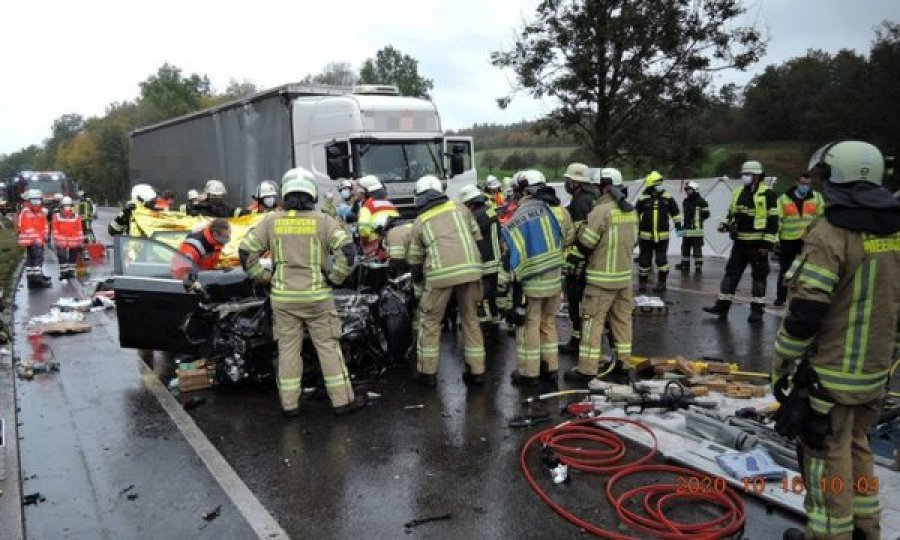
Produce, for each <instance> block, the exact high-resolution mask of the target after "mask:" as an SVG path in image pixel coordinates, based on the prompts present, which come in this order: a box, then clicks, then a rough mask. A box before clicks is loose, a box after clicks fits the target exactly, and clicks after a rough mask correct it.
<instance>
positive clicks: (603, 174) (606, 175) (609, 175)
mask: <svg viewBox="0 0 900 540" xmlns="http://www.w3.org/2000/svg"><path fill="white" fill-rule="evenodd" d="M604 179H608V180H609V181H610V183H611V184H612V185H614V186H616V187H618V186H621V185H622V184H623V182H622V172H621V171H619V169H616V168H615V167H603V168H602V169H594V172H593V174H592V175H591V183H593V184H602V183H603V180H604Z"/></svg>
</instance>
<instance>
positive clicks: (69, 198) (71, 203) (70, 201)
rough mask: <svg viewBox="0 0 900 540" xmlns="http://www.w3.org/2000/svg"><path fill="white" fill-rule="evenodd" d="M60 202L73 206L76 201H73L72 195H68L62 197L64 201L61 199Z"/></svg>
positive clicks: (62, 204)
mask: <svg viewBox="0 0 900 540" xmlns="http://www.w3.org/2000/svg"><path fill="white" fill-rule="evenodd" d="M59 204H60V206H72V205H73V204H75V203H73V202H72V197H68V196H66V197H63V198H62V201H60V203H59Z"/></svg>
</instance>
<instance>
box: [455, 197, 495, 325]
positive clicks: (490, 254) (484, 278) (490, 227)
mask: <svg viewBox="0 0 900 540" xmlns="http://www.w3.org/2000/svg"><path fill="white" fill-rule="evenodd" d="M459 200H460V202H461V203H463V204H464V205H466V208H468V209H469V211H470V212H472V216H473V217H474V218H475V222H476V223H478V230H479V231H480V233H481V240H479V241H478V251H479V252H480V253H481V287H482V291H483V300H482V302H481V310H480V311H481V313H479V319H480V320H481V322H484V323H493V324H499V322H500V319H499V311H498V310H497V273H498V272H499V271H500V223H499V221H497V211H496V210H494V208H493V207H492V206H490V203H489V200H488V198H487V197H485V195H484V193H483V192H482V191H481V190H479V189H478V188H477V187H476V186H473V185H471V184H469V185H465V186H463V187H462V188H460V190H459Z"/></svg>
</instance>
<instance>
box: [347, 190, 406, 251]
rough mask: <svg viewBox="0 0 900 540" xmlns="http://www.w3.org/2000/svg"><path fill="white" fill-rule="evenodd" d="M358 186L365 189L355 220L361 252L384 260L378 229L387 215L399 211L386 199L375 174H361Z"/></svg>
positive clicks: (397, 214) (395, 213) (385, 193)
mask: <svg viewBox="0 0 900 540" xmlns="http://www.w3.org/2000/svg"><path fill="white" fill-rule="evenodd" d="M359 187H360V188H362V189H363V190H364V191H365V197H364V199H363V203H362V205H361V206H360V208H359V218H358V221H357V230H358V231H359V239H360V242H361V243H362V251H363V254H364V255H366V256H370V257H372V256H375V257H378V259H379V260H384V258H385V254H384V250H382V249H381V233H380V232H379V231H380V229H382V228H384V225H385V223H387V219H388V218H389V217H400V212H398V211H397V208H396V207H395V206H394V203H392V202H391V201H389V200H388V198H387V190H386V189H385V188H384V185H383V184H382V183H381V180H379V179H378V177H377V176H374V175H368V176H363V177H362V178H360V179H359Z"/></svg>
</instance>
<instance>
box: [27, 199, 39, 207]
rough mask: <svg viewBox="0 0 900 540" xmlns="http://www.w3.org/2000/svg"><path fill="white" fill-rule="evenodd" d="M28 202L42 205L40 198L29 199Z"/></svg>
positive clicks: (32, 204) (33, 204)
mask: <svg viewBox="0 0 900 540" xmlns="http://www.w3.org/2000/svg"><path fill="white" fill-rule="evenodd" d="M28 204H30V205H31V206H40V205H41V201H40V200H38V199H31V200H30V201H28Z"/></svg>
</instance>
